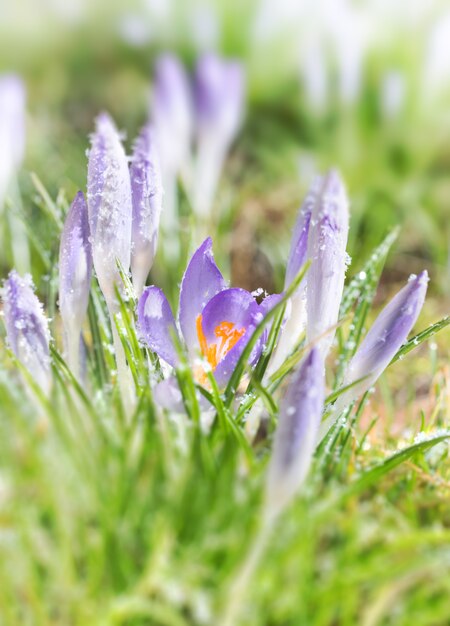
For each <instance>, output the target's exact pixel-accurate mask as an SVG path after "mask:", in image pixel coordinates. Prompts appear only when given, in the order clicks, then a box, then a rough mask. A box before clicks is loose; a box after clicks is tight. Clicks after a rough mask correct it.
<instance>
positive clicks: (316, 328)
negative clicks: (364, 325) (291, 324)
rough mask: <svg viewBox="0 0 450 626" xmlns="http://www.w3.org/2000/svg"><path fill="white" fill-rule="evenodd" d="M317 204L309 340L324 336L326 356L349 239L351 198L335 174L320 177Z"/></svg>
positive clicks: (310, 277) (311, 243)
mask: <svg viewBox="0 0 450 626" xmlns="http://www.w3.org/2000/svg"><path fill="white" fill-rule="evenodd" d="M310 195H311V199H312V201H314V208H313V212H312V215H311V224H310V229H309V239H308V258H309V259H311V267H310V268H309V271H308V276H307V286H306V297H307V329H306V330H307V340H308V342H311V341H314V340H317V339H318V338H319V337H322V338H321V340H320V342H319V347H320V349H321V351H322V354H323V356H325V355H326V354H327V352H328V350H329V349H330V346H331V344H332V342H333V338H334V331H333V330H331V329H332V328H333V326H335V325H336V323H337V321H338V315H339V307H340V304H341V299H342V291H343V288H344V279H345V271H346V267H347V258H348V257H347V253H346V251H345V248H346V245H347V236H348V221H349V216H348V199H347V194H346V191H345V187H344V184H343V182H342V180H341V178H340V176H339V174H338V173H337V172H336V171H333V170H332V171H330V172H329V173H328V174H327V175H325V176H324V177H322V178H321V177H318V178H317V179H316V180H315V181H314V183H313V187H312V189H311V192H310Z"/></svg>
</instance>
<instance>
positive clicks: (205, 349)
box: [196, 315, 245, 382]
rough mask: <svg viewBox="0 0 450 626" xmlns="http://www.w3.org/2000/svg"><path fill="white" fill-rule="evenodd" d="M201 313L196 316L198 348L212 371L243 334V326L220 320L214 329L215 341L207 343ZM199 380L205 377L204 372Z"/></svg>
mask: <svg viewBox="0 0 450 626" xmlns="http://www.w3.org/2000/svg"><path fill="white" fill-rule="evenodd" d="M202 321H203V317H202V315H198V316H197V320H196V325H197V337H198V342H199V344H200V350H201V353H202V354H203V356H204V357H205V358H206V360H207V361H208V363H209V364H210V365H211V368H212V370H213V371H214V370H215V369H216V367H217V366H218V364H219V363H220V362H221V361H222V359H223V358H224V357H225V356H226V355H227V354H228V352H229V351H230V350H231V348H233V346H235V345H236V344H237V342H238V341H239V339H240V338H241V337H243V335H245V328H241V329H238V328H236V326H235V324H233V322H221V323H220V324H218V325H217V326H216V327H215V329H214V334H215V336H216V337H217V341H215V342H214V343H208V341H207V339H206V337H205V333H204V332H203V325H202ZM198 378H199V382H202V380H205V379H206V375H205V372H204V371H202V375H199V377H198Z"/></svg>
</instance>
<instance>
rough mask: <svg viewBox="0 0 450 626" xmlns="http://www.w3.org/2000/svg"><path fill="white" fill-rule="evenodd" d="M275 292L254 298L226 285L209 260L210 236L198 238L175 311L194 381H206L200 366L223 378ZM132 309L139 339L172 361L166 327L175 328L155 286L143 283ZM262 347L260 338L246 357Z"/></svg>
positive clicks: (173, 351) (175, 358)
mask: <svg viewBox="0 0 450 626" xmlns="http://www.w3.org/2000/svg"><path fill="white" fill-rule="evenodd" d="M278 297H279V296H277V295H274V296H271V297H270V298H267V299H266V300H265V301H263V303H262V304H258V303H257V302H256V300H255V299H254V297H253V296H252V294H251V293H249V292H248V291H245V290H244V289H237V288H228V287H227V284H226V282H225V280H224V278H223V276H222V274H221V273H220V270H219V268H218V267H217V265H216V263H215V261H214V257H213V253H212V241H211V239H210V238H208V239H206V240H205V241H204V242H203V243H202V245H201V246H200V247H199V248H198V250H197V251H196V252H195V253H194V255H193V256H192V258H191V260H190V262H189V264H188V266H187V269H186V272H185V274H184V277H183V280H182V283H181V290H180V302H179V311H178V321H179V327H180V330H181V335H182V337H183V339H184V342H185V345H186V348H187V353H188V356H189V359H190V362H191V364H192V367H193V371H194V377H195V379H196V380H197V382H199V383H200V384H202V385H206V384H207V375H206V371H207V370H210V371H212V372H213V373H214V376H215V378H216V381H217V383H218V385H219V387H221V388H223V387H224V386H225V385H226V384H227V382H228V380H229V379H230V376H231V374H232V373H233V371H234V369H235V367H236V364H237V362H238V360H239V357H240V356H241V354H242V351H243V350H244V348H245V346H246V345H247V343H248V341H249V339H250V337H251V335H252V334H253V332H254V330H255V328H256V326H257V325H258V323H259V322H260V321H261V320H262V319H263V316H264V315H265V314H266V313H267V311H268V310H269V309H270V308H271V307H272V306H274V304H275V303H276V301H277V298H278ZM137 313H138V322H139V329H140V334H141V338H142V340H143V341H144V342H145V343H146V344H147V345H148V346H149V347H150V348H151V349H152V350H153V351H154V352H156V353H157V354H158V355H159V356H160V357H161V359H163V360H164V361H166V362H167V363H169V364H170V365H172V366H173V367H176V366H177V363H178V355H177V352H176V349H175V347H174V345H173V339H172V333H178V331H177V324H176V322H175V318H174V316H173V313H172V310H171V308H170V305H169V303H168V301H167V298H166V297H165V295H164V293H163V292H162V291H161V289H158V288H157V287H155V286H151V287H147V288H146V289H145V290H144V292H143V294H142V296H141V298H140V300H139V304H138V311H137ZM262 348H263V340H262V339H261V340H259V341H258V342H257V345H256V346H255V349H254V350H253V353H252V355H251V357H250V361H251V362H252V363H253V362H255V361H256V360H257V358H258V357H259V355H260V354H261V351H262Z"/></svg>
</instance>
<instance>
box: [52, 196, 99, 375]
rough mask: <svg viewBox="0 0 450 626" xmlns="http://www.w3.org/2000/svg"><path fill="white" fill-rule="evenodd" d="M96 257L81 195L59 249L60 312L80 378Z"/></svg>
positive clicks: (70, 355) (69, 354) (71, 360)
mask: <svg viewBox="0 0 450 626" xmlns="http://www.w3.org/2000/svg"><path fill="white" fill-rule="evenodd" d="M91 272H92V254H91V244H90V242H89V222H88V208H87V204H86V200H85V198H84V195H83V192H81V191H79V192H78V193H77V195H76V196H75V199H74V201H73V202H72V205H71V207H70V209H69V212H68V214H67V217H66V221H65V223H64V228H63V231H62V234H61V242H60V247H59V308H60V311H61V318H62V322H63V326H64V340H65V346H66V352H67V357H68V362H69V365H70V366H71V368H72V370H73V373H74V374H75V376H78V375H79V352H80V336H81V327H82V324H83V321H84V318H85V317H86V311H87V307H88V301H89V289H90V285H91Z"/></svg>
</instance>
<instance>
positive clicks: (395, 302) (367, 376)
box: [339, 271, 428, 404]
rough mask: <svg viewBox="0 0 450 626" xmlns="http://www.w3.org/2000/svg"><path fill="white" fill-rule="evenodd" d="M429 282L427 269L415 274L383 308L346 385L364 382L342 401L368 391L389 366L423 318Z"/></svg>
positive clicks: (348, 373) (348, 376)
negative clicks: (419, 319) (415, 325)
mask: <svg viewBox="0 0 450 626" xmlns="http://www.w3.org/2000/svg"><path fill="white" fill-rule="evenodd" d="M427 285H428V273H427V272H426V271H423V272H422V273H421V274H419V276H415V275H412V276H411V277H410V278H409V281H408V283H407V284H406V285H405V286H404V287H403V289H401V290H400V291H399V292H398V293H397V294H396V295H395V296H394V297H393V298H392V300H391V301H390V302H389V303H388V304H387V305H386V306H385V307H384V309H383V310H382V311H381V313H380V315H379V316H378V317H377V319H376V320H375V322H374V323H373V325H372V327H371V328H370V329H369V332H368V333H367V335H366V336H365V337H364V339H363V340H362V342H361V345H360V346H359V348H358V350H357V352H356V354H355V356H354V357H353V358H352V360H351V361H350V364H349V366H348V369H347V372H346V375H345V380H344V386H347V385H352V384H353V383H356V381H358V380H360V382H359V383H357V384H356V385H355V386H354V387H351V388H350V389H349V390H348V391H347V393H344V394H343V395H342V396H341V399H340V400H339V403H342V402H344V404H349V402H351V401H352V400H354V399H355V398H356V397H358V396H360V395H361V394H362V393H364V392H365V391H367V389H369V388H370V387H371V386H372V385H373V384H374V383H375V381H376V380H377V378H378V377H379V376H380V374H382V372H383V371H384V370H385V369H386V367H387V366H388V365H389V363H390V362H391V360H392V358H393V357H394V356H395V354H396V353H397V351H398V350H399V349H400V348H401V346H402V345H403V344H404V343H405V341H406V339H407V338H408V335H409V333H410V331H411V329H412V327H413V326H414V324H415V323H416V320H417V318H418V317H419V313H420V311H421V309H422V306H423V303H424V300H425V294H426V292H427Z"/></svg>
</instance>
